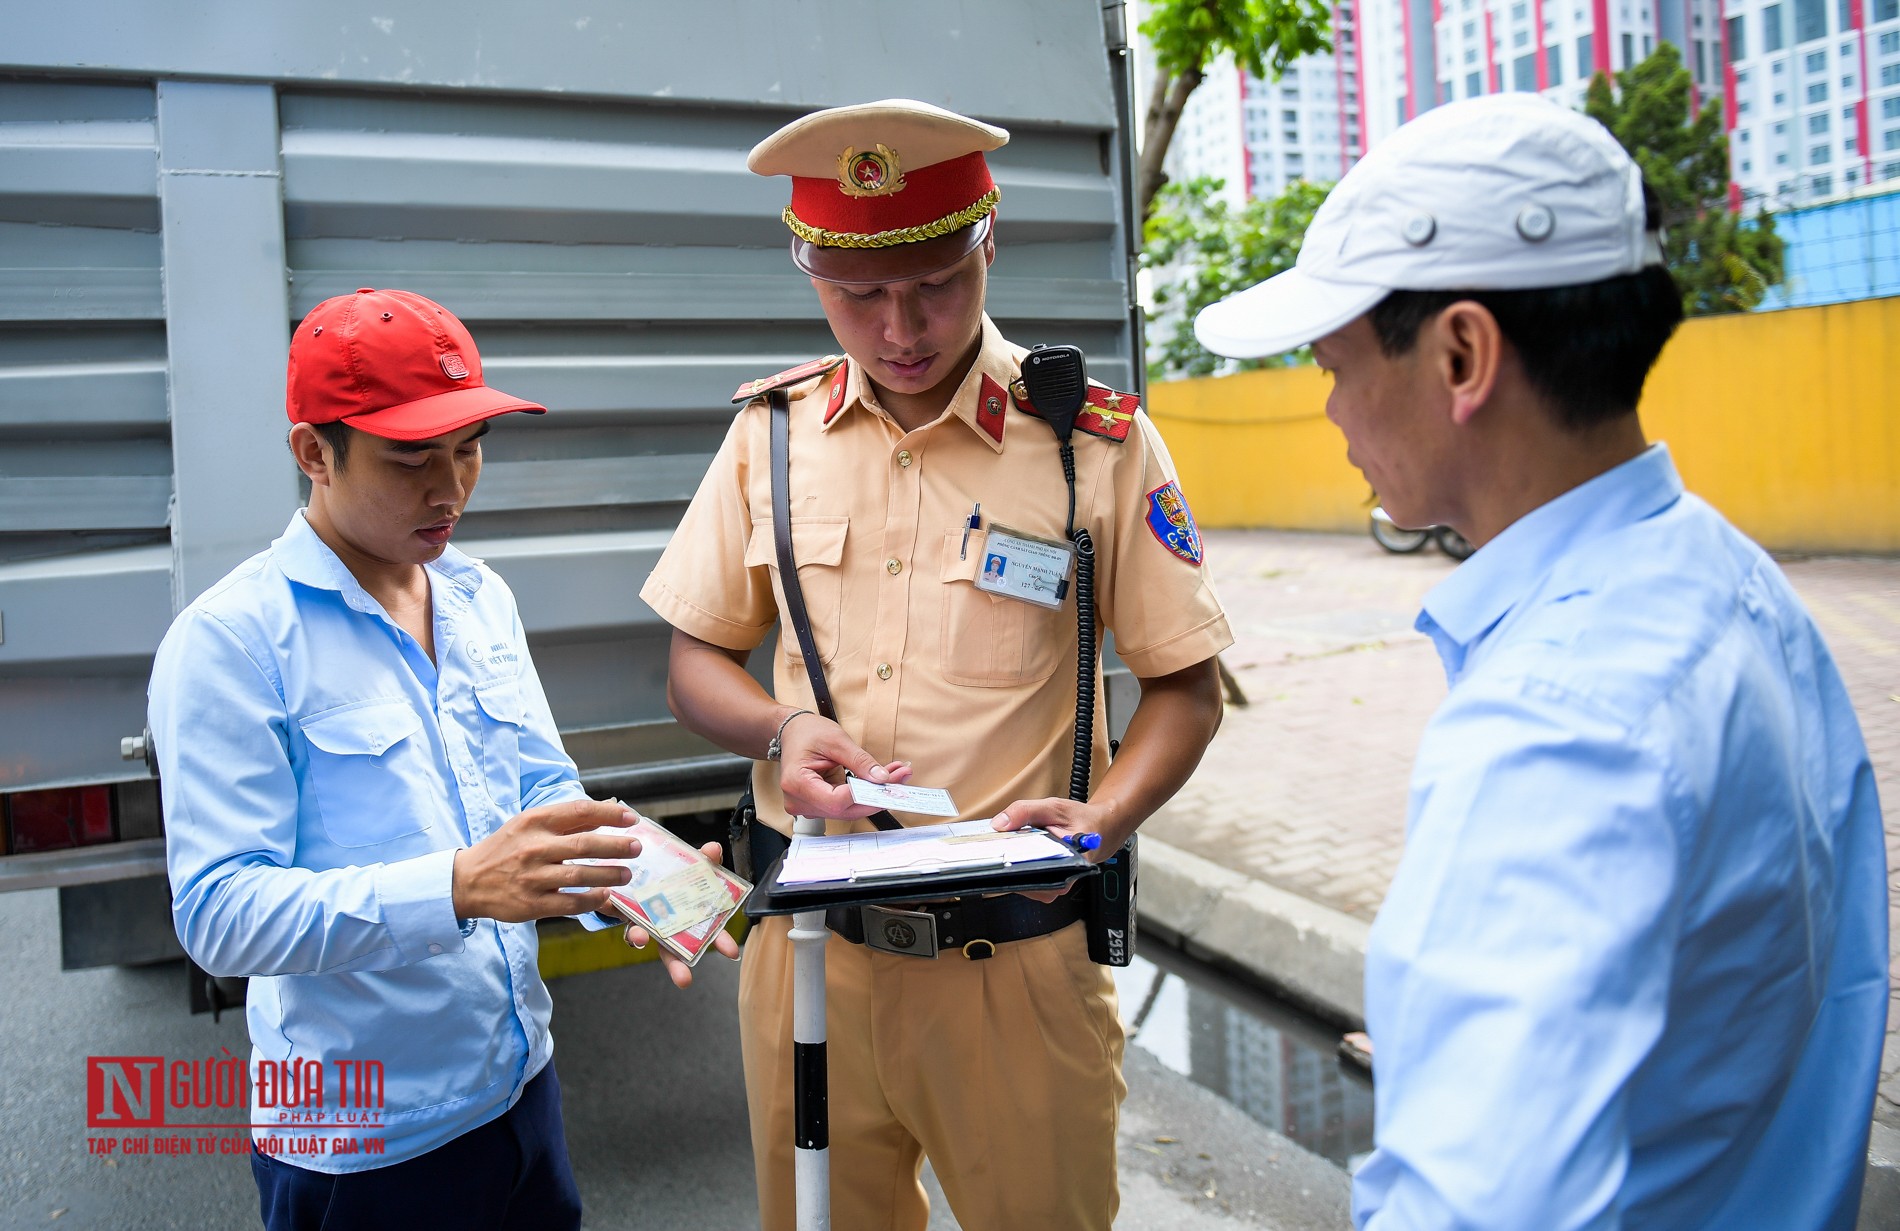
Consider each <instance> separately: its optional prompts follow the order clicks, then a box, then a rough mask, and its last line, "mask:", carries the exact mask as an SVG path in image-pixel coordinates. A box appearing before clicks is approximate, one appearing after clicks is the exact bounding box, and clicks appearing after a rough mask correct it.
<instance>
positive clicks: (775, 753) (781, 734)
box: [765, 710, 811, 761]
mask: <svg viewBox="0 0 1900 1231" xmlns="http://www.w3.org/2000/svg"><path fill="white" fill-rule="evenodd" d="M809 713H811V711H810V710H793V711H792V712H791V713H789V714H787V715H785V721H784V722H781V723H779V724H778V730H777V731H775V732H773V734H772V742H771V743H769V744H767V745H766V746H765V759H766V760H768V761H776V760H778V759H779V757H780V756H781V755H782V754H783V753H784V751H785V746H784V744H783V743H781V741H782V740H783V739H784V738H785V728H786V726H787V725H788V724H790V722H791V721H792V719H794V718H796V717H798V716H799V715H800V714H809Z"/></svg>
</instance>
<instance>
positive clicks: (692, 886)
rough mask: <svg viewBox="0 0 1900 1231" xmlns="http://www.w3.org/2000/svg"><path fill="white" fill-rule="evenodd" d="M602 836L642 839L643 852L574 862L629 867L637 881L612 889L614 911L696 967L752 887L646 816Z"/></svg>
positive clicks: (608, 828)
mask: <svg viewBox="0 0 1900 1231" xmlns="http://www.w3.org/2000/svg"><path fill="white" fill-rule="evenodd" d="M636 815H638V814H636ZM600 832H601V833H614V834H626V835H627V836H629V837H634V838H638V839H640V854H639V855H637V856H635V857H634V858H632V859H579V860H575V862H576V863H592V864H601V863H609V864H617V865H618V866H620V867H623V868H626V869H627V870H628V872H629V873H631V874H632V879H631V880H629V881H628V882H627V883H626V884H624V885H616V886H614V887H613V888H610V889H609V890H608V891H607V900H608V902H609V904H610V905H611V906H612V907H613V909H614V911H615V913H617V914H619V915H620V916H621V917H623V918H625V919H627V920H628V921H629V922H632V923H637V924H639V925H640V926H641V927H643V928H645V929H646V930H647V932H648V933H650V934H651V935H652V936H653V938H654V939H655V940H657V941H659V942H660V944H662V945H664V946H665V947H666V948H668V949H670V950H672V951H673V952H674V953H676V954H678V955H679V956H680V957H682V958H684V959H686V962H687V964H689V965H692V964H695V963H697V962H698V961H699V959H700V958H701V957H702V956H703V955H704V954H705V952H706V950H708V949H710V948H711V947H712V939H713V937H714V936H715V935H717V934H718V932H719V930H720V929H721V928H723V927H725V926H726V921H727V920H729V919H731V918H732V916H733V913H734V912H735V911H737V910H738V909H739V904H740V903H741V902H743V901H744V900H745V895H746V893H747V892H748V891H749V890H750V889H751V888H752V886H751V885H750V884H748V883H747V882H746V881H744V880H743V879H741V878H739V877H737V876H734V875H733V874H732V873H731V872H728V871H727V870H726V869H724V868H722V867H720V866H719V865H718V864H716V863H713V862H712V861H711V860H709V859H707V858H706V856H705V855H704V854H702V853H701V852H700V850H699V849H698V848H697V847H695V846H692V845H690V844H689V843H686V842H683V841H681V840H680V839H679V838H678V837H676V836H675V835H674V834H672V833H671V832H669V831H668V830H667V829H666V828H665V827H663V826H661V825H657V824H655V823H654V822H652V821H650V820H648V819H647V818H646V817H640V819H639V820H638V821H637V822H636V823H634V824H632V825H629V826H626V827H625V828H616V827H613V826H603V827H602V828H601V830H600Z"/></svg>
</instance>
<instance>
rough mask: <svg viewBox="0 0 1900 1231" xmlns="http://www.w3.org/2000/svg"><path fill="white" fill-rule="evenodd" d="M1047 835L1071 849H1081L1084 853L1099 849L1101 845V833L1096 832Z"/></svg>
mask: <svg viewBox="0 0 1900 1231" xmlns="http://www.w3.org/2000/svg"><path fill="white" fill-rule="evenodd" d="M1049 836H1050V837H1052V838H1055V839H1056V840H1058V841H1060V842H1061V843H1062V845H1064V846H1066V847H1068V848H1070V849H1071V850H1076V851H1082V852H1085V853H1086V852H1088V851H1093V850H1100V849H1101V846H1102V835H1101V834H1098V833H1065V834H1050V835H1049Z"/></svg>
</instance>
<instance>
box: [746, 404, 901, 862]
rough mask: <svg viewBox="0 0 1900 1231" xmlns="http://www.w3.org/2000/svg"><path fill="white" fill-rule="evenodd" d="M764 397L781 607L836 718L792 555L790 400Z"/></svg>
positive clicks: (887, 820)
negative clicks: (769, 421)
mask: <svg viewBox="0 0 1900 1231" xmlns="http://www.w3.org/2000/svg"><path fill="white" fill-rule="evenodd" d="M767 400H768V401H769V402H770V403H771V405H772V545H773V546H774V547H776V548H777V549H778V576H779V584H780V585H782V586H784V587H785V609H786V611H787V612H788V613H789V614H790V615H791V617H792V632H793V634H794V635H795V636H797V638H798V649H799V654H800V656H801V657H802V658H803V659H804V660H805V678H807V679H808V680H810V681H811V696H812V702H813V704H815V705H817V707H818V712H819V713H820V714H823V715H824V716H825V717H826V718H829V719H831V721H833V722H836V721H838V708H837V706H835V705H833V704H832V703H831V686H830V685H829V684H826V683H825V666H824V664H823V663H821V662H819V661H818V643H817V640H816V639H815V638H814V637H813V636H812V635H811V614H810V613H809V612H807V611H806V610H805V588H804V587H803V586H801V585H799V584H798V562H797V561H796V560H795V559H794V558H793V557H792V402H791V398H790V397H788V396H787V395H786V393H785V390H784V389H774V390H772V391H771V393H770V394H769V395H768V397H767ZM870 820H871V823H872V824H874V825H876V826H877V827H878V828H879V829H897V828H899V825H898V822H897V818H896V817H894V816H892V815H891V814H890V813H888V812H874V813H872V814H871V817H870Z"/></svg>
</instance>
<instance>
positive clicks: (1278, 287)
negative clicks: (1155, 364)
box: [1194, 94, 1663, 359]
mask: <svg viewBox="0 0 1900 1231" xmlns="http://www.w3.org/2000/svg"><path fill="white" fill-rule="evenodd" d="M1662 263H1663V256H1662V246H1661V243H1660V238H1659V236H1658V234H1657V233H1656V232H1653V231H1648V230H1646V228H1645V226H1644V209H1643V176H1642V172H1641V171H1640V170H1638V169H1637V166H1636V164H1635V163H1634V162H1632V161H1630V157H1629V155H1628V154H1626V153H1624V152H1623V147H1622V146H1621V145H1618V144H1617V141H1616V138H1615V137H1613V136H1611V135H1610V132H1609V130H1608V129H1606V128H1604V127H1603V126H1602V125H1601V124H1599V123H1597V122H1596V121H1595V120H1592V119H1590V118H1589V117H1587V116H1585V115H1582V114H1580V113H1579V112H1575V111H1571V110H1570V109H1568V108H1566V107H1562V106H1559V105H1558V104H1556V103H1553V102H1551V101H1549V100H1548V99H1545V98H1541V97H1539V96H1537V95H1534V94H1494V95H1490V96H1488V97H1485V98H1473V99H1468V100H1466V101H1464V102H1457V103H1448V104H1446V105H1445V106H1442V107H1438V108H1436V109H1434V110H1431V111H1428V112H1426V113H1425V114H1424V115H1421V116H1419V117H1418V118H1417V119H1415V120H1413V121H1411V122H1410V123H1408V124H1404V125H1402V126H1400V128H1399V129H1398V131H1396V132H1394V133H1393V134H1392V135H1391V136H1390V137H1388V138H1386V139H1385V141H1383V142H1381V143H1380V144H1379V145H1378V146H1376V147H1374V148H1373V150H1372V151H1371V152H1370V153H1368V154H1367V155H1366V156H1365V157H1364V158H1362V159H1360V160H1359V162H1358V163H1357V164H1356V165H1355V166H1354V167H1353V168H1352V170H1350V171H1348V172H1347V173H1346V176H1345V178H1344V179H1342V180H1340V181H1339V186H1338V187H1336V188H1334V189H1333V191H1332V193H1331V195H1329V196H1328V197H1327V198H1326V201H1325V203H1324V204H1322V205H1321V206H1320V207H1319V211H1318V212H1317V213H1316V214H1315V215H1314V216H1313V224H1312V226H1310V227H1309V228H1307V232H1306V239H1305V242H1304V243H1303V244H1302V245H1301V247H1300V257H1299V260H1298V262H1296V263H1295V265H1294V267H1293V268H1292V269H1289V270H1287V271H1286V272H1285V273H1282V274H1279V275H1277V276H1275V277H1272V278H1269V279H1267V280H1266V281H1265V282H1262V283H1260V284H1258V285H1257V286H1252V287H1249V288H1247V289H1246V290H1244V291H1241V292H1239V293H1237V294H1234V295H1230V296H1228V297H1227V298H1226V299H1223V300H1221V301H1220V302H1219V303H1216V304H1211V305H1209V306H1208V307H1206V308H1205V309H1203V310H1202V311H1201V314H1200V315H1199V316H1198V317H1197V318H1196V319H1195V322H1194V335H1195V336H1196V337H1197V338H1199V339H1200V341H1201V345H1202V346H1205V347H1206V348H1207V349H1208V350H1211V351H1213V352H1215V353H1216V354H1220V355H1227V356H1230V357H1232V358H1236V359H1257V358H1260V357H1262V356H1265V355H1277V354H1280V353H1281V352H1283V351H1288V350H1292V349H1293V348H1294V347H1296V346H1302V345H1304V344H1306V343H1308V342H1312V341H1316V340H1317V339H1319V338H1323V337H1325V336H1326V335H1327V334H1329V333H1331V332H1333V331H1334V330H1335V329H1339V328H1341V327H1342V326H1344V325H1347V324H1349V323H1351V322H1352V321H1353V320H1354V319H1355V318H1356V317H1358V316H1359V315H1361V314H1362V313H1364V312H1367V311H1369V310H1370V309H1372V308H1373V307H1374V306H1375V305H1377V304H1378V303H1379V301H1380V300H1382V299H1384V298H1385V297H1386V296H1387V295H1388V294H1390V293H1391V292H1393V291H1399V290H1408V291H1435V290H1444V291H1477V290H1496V291H1507V290H1525V289H1529V288H1532V287H1540V286H1570V285H1574V284H1577V283H1583V282H1600V281H1602V280H1603V279H1605V278H1614V277H1618V276H1620V275H1623V274H1632V273H1635V272H1637V271H1638V270H1640V269H1642V268H1644V267H1645V266H1649V265H1661V264H1662Z"/></svg>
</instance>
